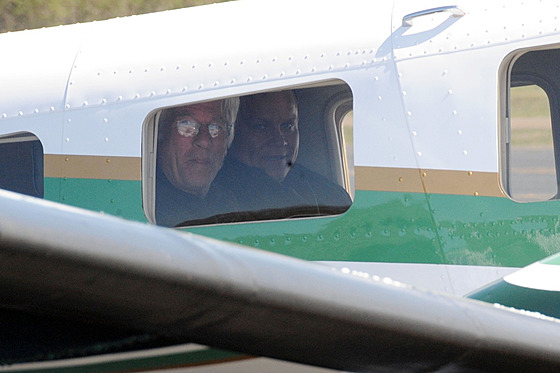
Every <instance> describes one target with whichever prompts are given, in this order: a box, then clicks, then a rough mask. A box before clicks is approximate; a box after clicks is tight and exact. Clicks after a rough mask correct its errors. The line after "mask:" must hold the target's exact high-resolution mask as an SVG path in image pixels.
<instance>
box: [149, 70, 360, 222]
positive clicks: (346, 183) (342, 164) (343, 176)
mask: <svg viewBox="0 0 560 373" xmlns="http://www.w3.org/2000/svg"><path fill="white" fill-rule="evenodd" d="M331 85H338V86H344V89H343V90H344V91H345V92H339V93H338V94H335V95H331V97H329V99H328V100H327V101H325V103H326V106H325V108H326V109H325V108H323V113H322V114H321V118H322V120H323V121H327V120H331V121H333V122H332V123H328V122H324V123H323V127H324V128H326V127H329V128H330V127H332V130H331V131H332V132H334V136H329V135H328V134H325V136H326V138H327V141H328V142H329V144H328V145H327V147H328V149H329V150H330V151H331V152H332V153H331V154H328V157H329V162H330V163H331V167H335V168H336V169H337V170H338V173H336V172H335V173H334V174H333V173H332V172H331V174H330V175H328V176H330V177H328V178H329V179H330V180H331V181H333V182H336V183H338V184H339V185H340V186H341V187H342V188H343V189H344V190H345V191H346V192H347V193H348V195H349V196H350V199H351V202H350V205H349V207H348V208H350V206H351V204H352V203H353V195H354V191H353V190H352V189H351V188H350V185H351V183H350V178H351V177H352V175H350V174H349V170H350V169H352V168H353V165H348V159H347V155H346V151H345V149H344V148H343V146H344V141H343V133H342V132H341V131H342V126H341V123H342V122H341V121H340V122H337V121H336V116H335V113H336V110H337V109H339V108H340V107H341V106H342V105H346V106H348V103H349V106H350V108H351V107H352V104H353V95H352V91H351V89H350V86H349V84H348V83H347V82H345V81H342V80H340V79H336V80H329V81H325V82H321V83H312V84H304V85H298V86H294V87H276V88H274V89H269V90H266V91H255V92H244V93H242V94H240V95H237V97H241V96H246V95H252V94H259V93H264V92H275V91H281V90H286V89H291V90H294V91H296V92H301V91H303V90H306V89H316V88H318V89H321V88H327V87H329V86H331ZM340 89H342V87H340ZM227 97H231V96H226V97H223V96H222V97H213V98H212V99H211V100H204V101H195V100H191V101H188V100H185V102H182V103H180V104H174V105H166V106H161V107H158V108H156V109H154V110H152V111H151V112H150V113H149V114H148V115H147V116H146V117H145V119H144V122H143V126H142V204H143V210H144V213H145V215H146V217H147V219H148V221H149V222H150V223H152V224H157V222H156V217H155V216H156V206H155V199H156V198H155V196H156V193H155V191H156V180H155V179H156V177H155V175H156V166H157V165H156V160H157V143H158V139H157V137H158V135H157V133H158V127H159V117H160V114H161V112H162V111H163V110H165V109H168V108H171V107H177V106H183V105H192V104H197V103H201V102H208V101H214V100H221V99H224V98H227ZM341 118H343V115H342V116H340V118H339V119H341ZM300 137H301V136H300ZM300 144H301V138H300ZM332 144H335V146H332ZM352 151H353V148H352ZM300 156H301V153H300V154H298V160H299V159H300ZM332 159H336V160H337V161H336V164H334V165H332ZM314 171H315V172H317V171H316V170H314ZM331 171H332V170H331ZM321 174H322V173H321ZM324 176H326V175H324ZM328 216H334V215H328ZM316 217H319V215H317V216H316ZM289 219H292V218H289ZM273 220H275V219H262V220H257V221H259V222H268V221H273ZM243 222H244V221H243V220H241V221H235V222H232V223H228V222H223V223H221V222H220V223H216V224H208V225H223V224H236V223H243ZM205 225H206V224H205ZM185 227H188V225H187V226H185Z"/></svg>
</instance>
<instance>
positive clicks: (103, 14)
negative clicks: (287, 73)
mask: <svg viewBox="0 0 560 373" xmlns="http://www.w3.org/2000/svg"><path fill="white" fill-rule="evenodd" d="M223 1H227V0H0V32H6V31H16V30H24V29H33V28H39V27H48V26H56V25H62V24H70V23H77V22H88V21H93V20H103V19H108V18H113V17H122V16H128V15H132V14H144V13H150V12H156V11H161V10H167V9H177V8H185V7H190V6H196V5H203V4H210V3H217V2H223Z"/></svg>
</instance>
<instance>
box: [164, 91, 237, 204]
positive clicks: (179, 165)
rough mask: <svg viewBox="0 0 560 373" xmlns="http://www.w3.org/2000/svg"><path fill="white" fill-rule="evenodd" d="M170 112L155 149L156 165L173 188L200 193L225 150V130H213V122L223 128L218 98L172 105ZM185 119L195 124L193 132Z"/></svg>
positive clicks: (206, 187) (205, 192)
mask: <svg viewBox="0 0 560 373" xmlns="http://www.w3.org/2000/svg"><path fill="white" fill-rule="evenodd" d="M174 115H175V117H174V118H173V121H172V122H171V125H168V127H167V128H165V129H164V130H165V131H167V132H166V134H167V136H166V137H165V140H164V142H163V143H162V144H161V148H160V149H159V151H160V152H161V153H160V157H159V160H160V161H159V163H158V165H159V166H160V167H162V169H163V173H164V174H165V176H166V177H167V179H168V180H169V182H171V184H173V185H174V186H175V187H176V188H177V189H180V190H182V191H184V192H187V193H191V194H195V195H198V196H200V197H204V196H206V194H207V193H208V190H209V189H210V184H211V183H212V181H213V180H214V178H215V177H216V174H217V173H218V171H219V170H220V168H221V167H222V163H223V161H224V157H225V155H226V152H227V138H228V136H227V131H219V133H217V132H216V131H215V129H216V128H217V127H215V126H214V125H216V124H217V125H218V126H223V128H226V122H225V120H224V118H222V102H221V101H212V102H205V103H201V104H194V105H189V106H183V107H180V108H176V109H174ZM187 123H190V124H192V123H197V124H199V128H198V131H194V132H193V131H192V128H189V127H188V126H186V124H187ZM191 127H192V126H191ZM211 132H212V135H211Z"/></svg>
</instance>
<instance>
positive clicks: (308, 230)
mask: <svg viewBox="0 0 560 373" xmlns="http://www.w3.org/2000/svg"><path fill="white" fill-rule="evenodd" d="M108 159H115V158H114V157H112V158H108ZM92 161H94V162H99V164H101V165H104V164H106V163H104V158H99V159H93V160H92ZM125 161H126V162H128V160H126V159H125ZM126 162H125V164H126ZM70 163H71V161H70ZM133 163H134V162H133ZM107 167H108V168H111V167H112V165H111V164H110V163H109V165H108V166H107ZM397 171H398V170H397ZM107 172H109V171H107ZM413 172H417V171H413ZM428 172H429V174H428V176H427V178H429V177H431V175H432V173H431V172H430V171H428ZM398 174H401V173H398V172H397V173H396V175H398ZM402 174H403V175H406V173H402ZM443 174H444V175H449V172H448V171H444V172H443ZM457 174H460V175H461V178H467V179H468V178H470V177H476V175H475V176H469V175H468V174H467V173H464V172H463V173H461V172H457ZM405 177H406V176H405ZM461 178H459V180H461ZM490 179H492V178H490ZM459 180H458V181H459ZM496 182H497V181H496ZM396 184H400V183H399V182H398V179H397V182H396ZM451 184H452V185H458V186H459V187H461V188H466V186H468V184H466V183H463V184H461V183H457V184H453V183H451ZM380 189H381V188H380ZM395 189H396V188H395ZM455 189H457V188H456V187H455ZM467 189H468V188H467ZM476 190H477V191H478V190H480V191H481V194H482V190H483V188H476ZM45 198H46V199H49V200H53V201H56V202H62V203H65V204H69V205H73V206H80V207H85V208H88V209H91V210H94V211H103V212H105V213H108V214H112V215H116V216H122V217H125V218H127V219H132V220H137V221H146V217H145V215H144V213H143V211H142V209H141V206H142V204H141V184H140V181H135V180H113V179H95V178H92V179H82V178H72V177H67V178H46V179H45ZM426 198H428V199H429V201H430V204H431V206H432V210H430V209H429V208H428V207H427V204H426ZM457 205H459V206H464V208H462V209H456V208H455V206H457ZM556 205H557V203H555V202H550V203H549V204H546V205H543V204H535V203H532V204H519V203H516V202H514V201H511V200H510V199H508V198H503V197H487V196H483V195H478V196H477V195H476V193H474V192H469V193H464V194H446V193H440V194H428V195H425V194H424V193H415V192H408V191H404V192H403V191H398V190H397V191H362V190H357V191H356V196H355V199H354V203H353V205H352V207H351V208H350V210H349V211H348V212H346V213H345V214H343V215H340V216H334V217H325V218H321V219H303V220H295V221H268V222H256V223H251V224H248V225H246V224H229V225H221V226H208V227H192V228H187V229H186V230H187V231H190V232H194V233H197V234H202V235H205V236H208V237H214V238H217V239H221V240H226V241H230V242H236V243H240V244H243V245H247V246H252V247H256V248H259V249H263V250H268V251H273V252H278V253H281V254H285V255H291V256H295V257H298V258H302V259H307V260H314V261H316V260H334V261H337V260H348V261H360V262H365V261H373V262H405V263H431V264H453V265H483V266H506V267H522V266H524V265H528V264H530V263H532V262H534V261H536V260H539V259H541V258H543V257H546V256H549V255H551V254H553V253H554V252H556V251H557V248H556V246H555V245H554V237H555V235H556V234H557V233H558V232H557V227H558V222H557V220H558V218H557V215H556V213H555V211H556ZM371 209H375V211H376V213H375V214H371V213H370V211H371ZM432 216H435V217H436V218H437V219H438V225H437V229H434V225H433V222H432V220H431V219H432ZM512 216H515V217H514V218H512ZM341 226H347V227H349V228H348V229H347V230H344V229H342V228H341ZM278 232H285V233H283V234H279V233H278ZM481 232H484V233H481ZM512 243H515V250H516V251H515V252H516V255H515V256H512V255H511V252H512V248H511V245H512Z"/></svg>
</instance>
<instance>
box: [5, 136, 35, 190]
mask: <svg viewBox="0 0 560 373" xmlns="http://www.w3.org/2000/svg"><path fill="white" fill-rule="evenodd" d="M0 159H1V160H2V162H0V188H2V189H7V190H11V191H13V192H17V193H22V194H27V195H30V196H33V197H40V198H43V181H44V179H43V177H44V176H43V146H42V145H41V142H40V141H39V140H38V139H37V137H35V136H34V135H32V134H29V133H23V134H17V135H11V136H3V137H0Z"/></svg>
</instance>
